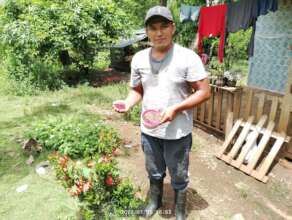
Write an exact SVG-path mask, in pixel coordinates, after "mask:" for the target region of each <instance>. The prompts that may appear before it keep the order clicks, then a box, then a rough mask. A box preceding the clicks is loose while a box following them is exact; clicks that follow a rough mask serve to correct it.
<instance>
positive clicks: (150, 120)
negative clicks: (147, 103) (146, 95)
mask: <svg viewBox="0 0 292 220" xmlns="http://www.w3.org/2000/svg"><path fill="white" fill-rule="evenodd" d="M142 120H143V125H144V126H145V127H146V128H156V127H157V126H158V125H160V111H158V110H156V109H148V110H146V111H144V112H143V113H142Z"/></svg>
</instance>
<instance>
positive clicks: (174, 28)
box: [172, 22, 176, 35]
mask: <svg viewBox="0 0 292 220" xmlns="http://www.w3.org/2000/svg"><path fill="white" fill-rule="evenodd" d="M172 26H173V30H172V35H174V33H175V31H176V26H175V23H174V22H173V23H172Z"/></svg>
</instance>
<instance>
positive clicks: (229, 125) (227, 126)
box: [225, 112, 233, 139]
mask: <svg viewBox="0 0 292 220" xmlns="http://www.w3.org/2000/svg"><path fill="white" fill-rule="evenodd" d="M232 126H233V112H228V113H227V117H226V121H225V139H226V138H227V137H228V135H229V133H230V131H231V129H232Z"/></svg>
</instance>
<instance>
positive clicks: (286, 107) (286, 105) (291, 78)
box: [278, 59, 292, 133]
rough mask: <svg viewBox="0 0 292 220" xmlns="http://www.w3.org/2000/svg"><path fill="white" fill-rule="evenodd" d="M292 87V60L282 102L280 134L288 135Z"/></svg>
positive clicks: (291, 106)
mask: <svg viewBox="0 0 292 220" xmlns="http://www.w3.org/2000/svg"><path fill="white" fill-rule="evenodd" d="M291 85H292V59H291V61H290V66H289V70H288V80H287V85H286V92H285V96H284V98H283V101H282V108H281V117H280V123H279V127H278V130H279V132H284V133H287V130H288V123H289V117H290V112H291V109H292V93H291V92H290V87H291Z"/></svg>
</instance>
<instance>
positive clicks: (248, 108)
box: [245, 89, 253, 120]
mask: <svg viewBox="0 0 292 220" xmlns="http://www.w3.org/2000/svg"><path fill="white" fill-rule="evenodd" d="M252 98H253V90H252V89H249V91H248V93H247V104H246V109H245V120H247V119H248V117H249V116H250V113H251V105H252Z"/></svg>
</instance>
